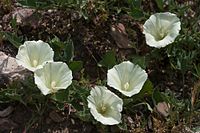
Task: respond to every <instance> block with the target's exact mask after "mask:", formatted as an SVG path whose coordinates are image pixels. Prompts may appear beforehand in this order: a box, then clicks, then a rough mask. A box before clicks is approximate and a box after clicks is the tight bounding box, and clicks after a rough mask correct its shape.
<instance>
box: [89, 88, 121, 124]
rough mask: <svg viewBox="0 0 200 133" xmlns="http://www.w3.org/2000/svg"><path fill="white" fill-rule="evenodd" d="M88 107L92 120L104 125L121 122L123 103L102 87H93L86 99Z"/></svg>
mask: <svg viewBox="0 0 200 133" xmlns="http://www.w3.org/2000/svg"><path fill="white" fill-rule="evenodd" d="M87 101H88V107H89V108H90V112H91V114H92V115H93V116H94V118H95V119H96V120H97V121H99V122H101V123H102V124H104V125H115V124H119V123H120V122H121V111H122V105H123V101H122V99H121V98H119V97H118V96H117V95H115V94H114V93H112V92H111V91H109V90H108V89H107V88H106V87H104V86H95V87H94V88H93V89H92V90H91V91H90V96H88V98H87Z"/></svg>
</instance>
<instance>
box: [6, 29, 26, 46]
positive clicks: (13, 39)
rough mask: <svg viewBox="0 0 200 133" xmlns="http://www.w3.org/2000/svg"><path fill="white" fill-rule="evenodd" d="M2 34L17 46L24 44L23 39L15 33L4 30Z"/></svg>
mask: <svg viewBox="0 0 200 133" xmlns="http://www.w3.org/2000/svg"><path fill="white" fill-rule="evenodd" d="M2 34H3V35H4V37H5V39H6V40H8V41H9V42H10V43H12V44H13V45H14V46H15V47H16V48H19V46H20V45H22V40H23V39H22V38H21V37H18V36H17V35H15V34H14V33H10V32H2Z"/></svg>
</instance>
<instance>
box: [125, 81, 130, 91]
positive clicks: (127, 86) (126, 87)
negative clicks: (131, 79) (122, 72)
mask: <svg viewBox="0 0 200 133" xmlns="http://www.w3.org/2000/svg"><path fill="white" fill-rule="evenodd" d="M129 86H130V85H129V83H128V82H126V84H124V90H125V91H127V90H128V89H129Z"/></svg>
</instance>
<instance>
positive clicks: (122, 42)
mask: <svg viewBox="0 0 200 133" xmlns="http://www.w3.org/2000/svg"><path fill="white" fill-rule="evenodd" d="M110 34H111V36H112V37H113V39H114V40H115V43H116V44H117V46H118V47H119V48H124V49H127V48H132V46H131V43H132V42H131V41H130V40H129V39H128V34H127V33H126V29H125V26H124V25H123V24H121V23H118V24H116V25H112V27H111V32H110Z"/></svg>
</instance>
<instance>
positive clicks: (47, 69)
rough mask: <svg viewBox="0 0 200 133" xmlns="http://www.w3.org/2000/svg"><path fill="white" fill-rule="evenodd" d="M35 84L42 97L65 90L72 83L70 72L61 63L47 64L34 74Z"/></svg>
mask: <svg viewBox="0 0 200 133" xmlns="http://www.w3.org/2000/svg"><path fill="white" fill-rule="evenodd" d="M34 79H35V84H36V85H37V87H38V88H39V89H40V90H41V92H42V93H43V94H44V95H47V94H49V93H55V92H57V91H58V90H60V89H66V88H67V87H68V86H69V85H70V84H71V83H72V71H71V70H70V69H69V68H68V66H67V64H66V63H63V62H47V63H46V64H45V65H44V66H43V68H41V69H37V70H35V72H34Z"/></svg>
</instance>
